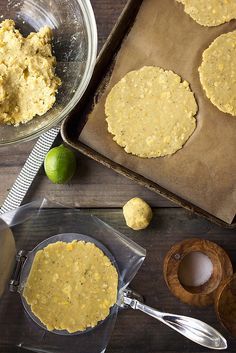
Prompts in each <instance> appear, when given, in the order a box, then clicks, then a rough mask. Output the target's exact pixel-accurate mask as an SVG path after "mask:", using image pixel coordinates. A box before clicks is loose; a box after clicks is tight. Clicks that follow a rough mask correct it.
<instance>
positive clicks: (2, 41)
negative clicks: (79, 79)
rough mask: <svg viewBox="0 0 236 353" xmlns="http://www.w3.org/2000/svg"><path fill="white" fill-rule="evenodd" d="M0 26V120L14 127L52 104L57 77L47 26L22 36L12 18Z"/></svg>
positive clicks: (59, 82) (57, 85)
mask: <svg viewBox="0 0 236 353" xmlns="http://www.w3.org/2000/svg"><path fill="white" fill-rule="evenodd" d="M0 27H1V28H0V123H3V124H7V125H11V124H12V125H15V126H17V125H19V124H20V123H26V122H28V121H30V120H31V119H33V117H34V116H35V115H43V114H45V113H46V112H47V111H48V110H49V109H50V108H51V107H52V106H53V104H54V102H55V100H56V98H55V96H56V92H57V89H58V87H59V85H60V84H61V80H60V79H59V78H58V77H57V76H56V75H55V65H56V59H55V57H54V56H53V55H52V48H51V41H52V30H51V29H50V28H49V27H48V26H45V27H43V28H41V29H40V31H39V32H38V33H30V34H29V35H28V37H26V38H24V37H23V36H22V35H21V33H20V32H19V31H18V30H17V29H15V22H14V21H12V20H5V21H3V22H2V23H1V25H0Z"/></svg>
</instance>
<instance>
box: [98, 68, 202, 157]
mask: <svg viewBox="0 0 236 353" xmlns="http://www.w3.org/2000/svg"><path fill="white" fill-rule="evenodd" d="M196 112H197V104H196V101H195V98H194V95H193V93H192V92H191V91H190V88H189V84H188V82H186V81H183V82H181V78H180V76H178V75H176V74H175V73H174V72H172V71H164V70H163V69H162V68H160V67H154V66H144V67H143V68H141V69H140V70H136V71H131V72H129V73H128V74H126V75H125V76H124V77H123V78H122V79H121V80H120V81H119V82H118V83H117V84H116V85H115V86H114V87H113V88H112V90H111V91H110V93H109V94H108V96H107V99H106V104H105V113H106V116H107V119H106V120H107V123H108V131H109V132H110V133H111V134H113V135H114V137H113V140H114V141H116V142H117V144H118V145H120V146H122V147H124V149H125V151H126V152H127V153H132V154H134V155H137V156H139V157H143V158H151V157H160V156H165V155H169V154H173V153H175V152H176V151H178V150H179V149H180V148H181V147H182V146H183V145H184V143H185V142H186V141H187V139H188V138H189V137H190V135H191V134H192V133H193V131H194V129H195V127H196V120H195V118H194V115H195V114H196Z"/></svg>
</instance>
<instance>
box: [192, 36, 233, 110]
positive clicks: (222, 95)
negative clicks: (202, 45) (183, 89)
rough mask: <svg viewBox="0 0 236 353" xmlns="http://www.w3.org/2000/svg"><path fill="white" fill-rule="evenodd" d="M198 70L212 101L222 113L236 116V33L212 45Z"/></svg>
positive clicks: (220, 38)
mask: <svg viewBox="0 0 236 353" xmlns="http://www.w3.org/2000/svg"><path fill="white" fill-rule="evenodd" d="M198 70H199V74H200V81H201V84H202V87H203V88H204V90H205V92H206V95H207V97H208V98H209V99H210V101H211V102H212V103H213V104H214V105H215V106H216V107H217V108H218V109H219V110H221V111H222V112H224V113H228V114H231V115H233V116H236V31H233V32H229V33H226V34H222V35H220V36H219V37H217V38H216V39H215V40H214V41H213V42H212V43H211V45H210V46H209V47H208V48H207V49H206V50H205V51H204V52H203V56H202V63H201V66H200V67H199V69H198Z"/></svg>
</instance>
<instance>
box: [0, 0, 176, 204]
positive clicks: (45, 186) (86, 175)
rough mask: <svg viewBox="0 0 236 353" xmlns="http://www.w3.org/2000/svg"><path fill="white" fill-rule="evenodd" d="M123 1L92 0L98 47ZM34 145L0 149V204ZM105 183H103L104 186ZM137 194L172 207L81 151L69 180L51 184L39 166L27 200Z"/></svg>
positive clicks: (86, 200)
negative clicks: (65, 182) (62, 183)
mask: <svg viewBox="0 0 236 353" xmlns="http://www.w3.org/2000/svg"><path fill="white" fill-rule="evenodd" d="M125 3H126V0H121V1H118V2H116V1H114V0H100V1H96V0H93V1H92V6H93V8H94V11H95V15H96V20H97V25H98V35H99V49H100V48H101V46H102V44H103V43H104V41H105V39H106V38H107V36H108V35H109V33H110V31H111V29H112V27H113V26H114V24H115V22H116V20H117V18H118V16H119V15H120V13H121V11H122V9H123V7H124V5H125ZM60 141H61V140H60ZM60 141H58V143H60ZM33 145H34V141H32V142H27V143H22V144H19V145H16V146H7V147H3V148H1V149H0V170H1V173H0V205H1V204H2V203H3V201H4V199H5V198H6V196H7V193H8V191H9V189H10V188H11V186H12V184H13V183H14V181H15V179H16V177H17V175H18V173H19V172H20V170H21V167H22V166H23V164H24V162H25V160H26V158H27V156H28V155H29V153H30V151H31V149H32V147H33ZM104 185H106V187H105V188H104ZM136 195H139V196H140V197H143V198H144V199H146V200H147V201H148V202H149V203H150V204H151V205H152V206H156V207H159V206H160V207H175V205H174V204H172V203H170V202H169V201H168V200H166V199H164V198H162V197H160V196H158V195H156V194H154V193H152V192H150V191H148V190H145V189H144V188H142V187H140V186H138V185H137V184H136V183H134V182H132V181H130V180H128V179H125V178H124V177H122V176H119V175H117V174H116V173H114V172H113V171H111V170H109V169H106V168H104V167H102V166H101V165H99V164H98V163H96V162H94V161H92V160H89V159H88V158H86V157H84V156H81V155H80V156H78V171H77V175H76V177H75V178H74V179H73V181H72V182H71V184H69V185H53V184H52V183H51V182H50V181H49V180H48V179H47V178H46V177H45V175H44V172H43V170H42V171H41V172H40V174H39V176H38V177H37V179H36V181H35V183H34V185H33V187H32V189H31V190H30V194H29V195H28V200H29V199H30V198H36V197H39V196H40V197H41V196H43V197H45V196H46V197H48V198H50V199H52V200H53V201H56V202H60V203H65V204H68V205H70V206H75V207H121V206H122V205H123V204H124V203H125V202H126V201H127V200H128V199H130V198H131V197H133V196H136Z"/></svg>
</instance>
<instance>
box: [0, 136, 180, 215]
mask: <svg viewBox="0 0 236 353" xmlns="http://www.w3.org/2000/svg"><path fill="white" fill-rule="evenodd" d="M32 146H33V143H32V142H29V143H26V144H21V145H18V146H12V147H10V148H9V147H8V148H5V147H4V148H1V149H0V156H2V158H1V163H0V168H1V173H0V204H1V203H2V202H3V201H4V199H5V197H6V196H7V193H8V190H9V188H10V187H11V185H12V184H13V183H14V181H15V179H16V177H17V175H18V173H19V172H20V169H21V167H22V166H23V164H24V161H25V159H26V158H27V150H28V153H29V150H30V148H31V147H32ZM77 165H78V168H77V173H76V175H75V177H74V178H73V180H72V181H71V182H70V183H69V184H68V185H55V184H52V183H51V182H50V181H49V180H48V178H47V177H46V176H45V174H44V170H43V169H42V170H41V171H40V174H39V175H38V176H37V178H36V180H35V182H34V184H33V186H32V188H31V190H30V192H29V195H28V197H27V199H28V200H30V199H33V198H37V197H47V198H49V199H51V200H52V201H55V202H60V203H65V204H67V205H69V206H74V207H95V208H96V207H122V206H123V204H124V203H125V202H126V201H127V200H129V199H130V198H131V197H134V196H140V197H143V198H144V199H145V200H147V201H148V202H149V203H150V204H151V205H152V206H156V207H169V206H174V205H173V204H172V203H170V202H169V201H168V200H166V199H164V198H163V197H161V196H159V195H157V194H155V193H152V192H151V191H149V190H147V189H145V188H143V187H141V186H139V185H137V184H136V183H134V182H133V181H131V180H129V179H127V178H124V177H122V176H120V175H118V174H117V173H115V172H113V171H112V170H109V169H108V168H105V167H103V166H102V165H100V164H99V163H97V162H95V161H93V160H91V159H89V158H87V157H85V156H83V155H78V161H77Z"/></svg>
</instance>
